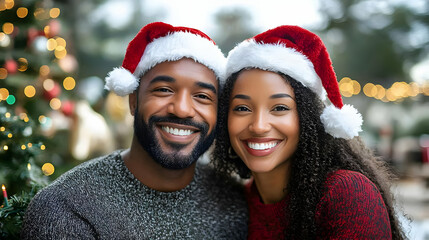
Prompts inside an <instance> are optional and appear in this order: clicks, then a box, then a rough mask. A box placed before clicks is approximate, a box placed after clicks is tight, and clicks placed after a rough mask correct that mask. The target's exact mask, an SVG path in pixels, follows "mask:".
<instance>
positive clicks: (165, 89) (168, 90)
mask: <svg viewBox="0 0 429 240" xmlns="http://www.w3.org/2000/svg"><path fill="white" fill-rule="evenodd" d="M153 91H154V92H171V90H170V89H168V88H156V89H154V90H153Z"/></svg>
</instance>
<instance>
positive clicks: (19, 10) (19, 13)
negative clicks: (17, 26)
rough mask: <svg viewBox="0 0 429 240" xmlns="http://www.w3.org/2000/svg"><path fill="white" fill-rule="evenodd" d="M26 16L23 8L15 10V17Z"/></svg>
mask: <svg viewBox="0 0 429 240" xmlns="http://www.w3.org/2000/svg"><path fill="white" fill-rule="evenodd" d="M27 14H28V9H27V8H25V7H20V8H18V9H17V10H16V15H17V16H18V17H19V18H25V17H26V16H27Z"/></svg>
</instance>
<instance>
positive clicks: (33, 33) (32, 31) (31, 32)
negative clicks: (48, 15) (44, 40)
mask: <svg viewBox="0 0 429 240" xmlns="http://www.w3.org/2000/svg"><path fill="white" fill-rule="evenodd" d="M44 35H45V34H44V33H43V31H39V30H37V29H36V28H29V29H28V32H27V46H30V45H31V44H32V43H33V41H34V39H36V38H37V37H38V36H44Z"/></svg>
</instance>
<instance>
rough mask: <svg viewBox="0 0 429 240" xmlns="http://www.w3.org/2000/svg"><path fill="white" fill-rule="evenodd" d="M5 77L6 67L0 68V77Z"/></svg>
mask: <svg viewBox="0 0 429 240" xmlns="http://www.w3.org/2000/svg"><path fill="white" fill-rule="evenodd" d="M5 78H7V70H6V68H0V79H5Z"/></svg>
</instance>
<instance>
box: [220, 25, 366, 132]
mask: <svg viewBox="0 0 429 240" xmlns="http://www.w3.org/2000/svg"><path fill="white" fill-rule="evenodd" d="M243 68H259V69H262V70H266V71H272V72H281V73H284V74H286V75H288V76H290V77H292V78H294V79H295V80H297V81H299V82H301V83H302V84H303V85H304V86H305V87H308V88H309V89H311V90H312V91H313V92H315V93H316V94H317V95H318V96H319V97H320V99H321V100H322V101H323V102H324V103H325V109H324V110H323V113H322V115H321V116H320V118H321V121H322V123H323V125H324V127H325V131H326V132H327V133H329V134H331V135H332V136H334V137H336V138H345V139H351V138H353V137H355V136H358V135H359V132H360V131H362V128H361V126H362V122H363V121H362V116H361V114H360V113H359V112H358V111H357V110H356V109H355V108H354V107H353V106H351V105H343V101H342V98H341V94H340V91H339V88H338V83H337V77H336V75H335V72H334V69H333V67H332V63H331V59H330V57H329V54H328V51H327V50H326V47H325V45H324V44H323V42H322V40H321V39H320V38H319V37H318V36H317V35H316V34H314V33H312V32H310V31H308V30H305V29H303V28H300V27H298V26H279V27H277V28H274V29H270V30H268V31H266V32H263V33H261V34H258V35H256V36H255V37H253V38H250V39H247V40H245V41H243V42H241V43H240V44H238V45H237V46H236V47H235V48H234V49H232V50H231V51H230V52H229V54H228V57H227V66H226V75H225V77H229V76H231V75H232V74H233V73H235V72H238V71H240V70H241V69H243Z"/></svg>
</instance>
